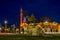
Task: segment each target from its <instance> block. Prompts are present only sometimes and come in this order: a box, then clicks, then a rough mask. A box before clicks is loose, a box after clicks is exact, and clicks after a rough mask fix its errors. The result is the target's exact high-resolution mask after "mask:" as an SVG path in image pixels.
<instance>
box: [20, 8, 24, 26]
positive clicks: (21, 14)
mask: <svg viewBox="0 0 60 40" xmlns="http://www.w3.org/2000/svg"><path fill="white" fill-rule="evenodd" d="M22 18H23V13H22V8H21V9H20V27H21V25H22Z"/></svg>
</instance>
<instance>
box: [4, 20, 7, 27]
mask: <svg viewBox="0 0 60 40" xmlns="http://www.w3.org/2000/svg"><path fill="white" fill-rule="evenodd" d="M4 24H5V28H7V21H6V20H5V21H4Z"/></svg>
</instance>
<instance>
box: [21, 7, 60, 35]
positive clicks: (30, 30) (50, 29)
mask: <svg viewBox="0 0 60 40" xmlns="http://www.w3.org/2000/svg"><path fill="white" fill-rule="evenodd" d="M41 20H42V19H41ZM44 20H45V21H44ZM46 20H48V21H46ZM20 33H21V34H26V35H40V34H41V33H42V34H43V33H46V34H60V24H59V23H58V22H52V21H51V20H50V19H49V18H45V19H43V21H40V22H39V23H29V24H28V23H27V22H26V17H24V16H23V12H22V8H21V10H20Z"/></svg>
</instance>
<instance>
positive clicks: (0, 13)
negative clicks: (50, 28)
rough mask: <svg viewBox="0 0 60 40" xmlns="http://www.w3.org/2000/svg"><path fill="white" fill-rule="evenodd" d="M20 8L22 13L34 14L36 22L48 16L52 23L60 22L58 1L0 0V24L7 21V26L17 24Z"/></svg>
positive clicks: (59, 3)
mask: <svg viewBox="0 0 60 40" xmlns="http://www.w3.org/2000/svg"><path fill="white" fill-rule="evenodd" d="M21 7H22V9H23V11H28V12H29V13H30V14H32V13H34V15H35V16H36V18H37V19H38V20H39V19H40V18H41V17H44V16H47V17H49V16H50V17H52V19H53V21H56V22H60V1H59V0H0V23H3V21H4V20H8V22H9V24H13V23H14V24H19V13H20V8H21Z"/></svg>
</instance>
